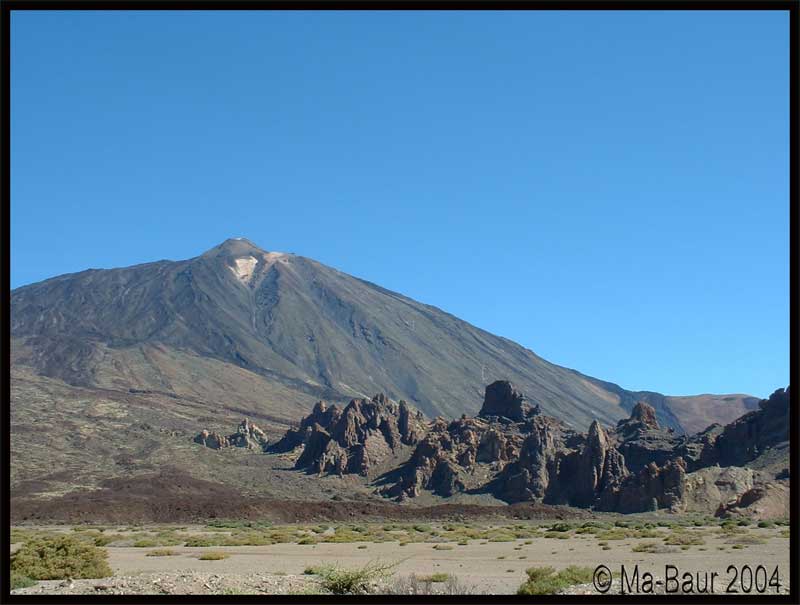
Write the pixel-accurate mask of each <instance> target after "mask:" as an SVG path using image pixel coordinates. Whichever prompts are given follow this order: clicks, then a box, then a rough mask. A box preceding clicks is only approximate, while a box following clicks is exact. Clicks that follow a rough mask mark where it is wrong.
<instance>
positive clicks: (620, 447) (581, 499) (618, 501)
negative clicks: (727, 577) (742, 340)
mask: <svg viewBox="0 0 800 605" xmlns="http://www.w3.org/2000/svg"><path fill="white" fill-rule="evenodd" d="M785 415H788V394H785V393H784V391H783V390H781V391H778V392H776V393H775V394H774V395H773V396H772V397H771V398H770V399H769V400H767V401H765V402H764V403H763V404H762V406H761V410H759V411H757V412H753V413H751V414H748V415H747V416H744V417H743V418H741V419H739V420H737V421H736V422H734V423H732V424H731V425H728V426H727V427H721V426H718V425H712V426H710V427H709V428H708V429H706V430H705V431H703V432H701V433H698V434H696V435H691V436H679V435H675V433H674V432H673V431H671V430H669V429H667V430H664V429H662V428H661V427H660V426H659V423H658V421H657V420H656V414H655V410H654V409H653V408H652V407H651V406H649V405H647V404H646V403H639V404H637V405H636V406H635V407H634V408H633V410H632V412H631V416H630V417H629V418H626V419H624V420H621V421H620V422H619V423H618V424H617V426H616V427H614V428H608V429H607V428H604V427H602V426H601V425H600V424H599V423H598V422H594V423H592V425H591V427H590V428H589V431H588V433H576V432H575V431H572V430H571V429H569V428H568V427H567V426H566V425H565V424H564V423H562V422H560V421H558V420H556V419H555V418H550V417H547V416H542V415H540V414H538V413H537V412H535V411H534V410H533V409H532V408H531V407H530V406H528V405H527V404H526V403H525V398H524V396H523V395H522V394H521V393H519V392H518V391H516V389H514V388H513V386H512V385H511V384H510V383H508V382H496V383H493V384H492V385H489V387H487V389H486V397H485V400H484V403H483V406H482V408H481V411H480V413H479V415H478V416H477V417H475V418H467V417H462V418H461V419H460V420H455V421H453V422H449V423H448V422H446V421H445V420H443V419H437V420H436V421H435V422H433V423H432V424H431V426H430V428H429V430H428V433H427V434H426V435H425V436H424V438H423V439H421V440H420V442H419V443H418V444H417V447H416V449H415V450H414V453H413V455H412V456H411V458H410V459H409V461H408V462H407V463H406V464H405V465H403V466H402V467H401V468H400V471H399V473H398V475H399V479H398V480H397V481H396V482H395V483H394V484H393V485H390V486H387V487H384V488H382V489H381V490H380V491H381V493H382V494H384V495H386V496H389V497H394V498H396V499H398V500H404V499H406V498H413V497H415V496H417V495H419V494H420V492H421V491H423V490H429V491H431V492H433V493H435V494H438V495H441V496H451V495H453V494H454V493H456V492H468V493H482V492H483V493H486V492H488V493H492V494H493V495H495V496H496V497H498V498H501V499H503V500H505V501H507V502H519V501H526V500H540V501H542V502H544V503H546V504H566V505H571V506H578V507H592V508H595V509H596V510H605V511H616V512H625V513H629V512H642V511H648V510H655V509H662V508H667V509H670V510H673V511H680V510H705V511H709V512H711V511H713V510H715V509H716V507H717V506H718V504H719V503H720V502H723V501H728V500H730V499H731V498H733V497H738V496H740V495H741V494H743V493H744V492H746V491H748V490H750V489H752V488H753V487H754V486H757V485H759V484H760V483H759V481H761V480H762V479H760V478H759V477H760V476H761V475H760V474H758V473H754V472H753V471H752V470H749V469H742V468H740V467H738V466H737V467H730V468H726V467H725V466H724V463H725V462H729V461H731V460H736V461H739V462H740V461H742V460H745V461H750V460H753V458H754V457H755V456H757V455H758V453H759V452H760V451H763V449H764V447H769V445H764V444H776V443H781V442H782V440H785V439H788V422H785V423H783V424H780V421H777V422H776V418H777V419H780V418H781V417H784V416H785ZM764 416H769V418H766V417H764ZM779 424H780V426H779ZM723 437H724V438H723ZM737 438H738V440H739V442H740V443H739V445H738V447H737V448H733V447H732V445H728V443H729V442H732V441H733V440H735V439H737ZM737 456H738V457H737ZM721 463H722V464H723V466H719V465H720V464H721ZM713 465H716V466H713ZM695 471H697V472H695ZM786 475H787V476H788V471H787V472H786ZM764 476H765V477H766V475H765V474H764ZM771 479H774V478H771Z"/></svg>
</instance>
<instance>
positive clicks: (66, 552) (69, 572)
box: [11, 535, 113, 580]
mask: <svg viewBox="0 0 800 605" xmlns="http://www.w3.org/2000/svg"><path fill="white" fill-rule="evenodd" d="M107 558H108V553H107V552H106V551H105V550H103V549H101V548H98V547H97V546H95V545H94V544H89V543H87V542H85V541H83V540H80V539H78V538H76V537H74V536H71V535H63V536H57V537H52V538H40V539H36V540H31V541H30V542H26V543H25V544H23V545H22V547H21V548H20V549H19V550H18V551H17V552H15V553H14V554H13V555H11V572H12V573H13V572H16V573H17V574H19V575H21V576H27V577H28V578H31V579H33V580H63V579H66V578H75V579H79V578H106V577H108V576H110V575H113V572H112V571H111V568H110V567H109V566H108V562H107Z"/></svg>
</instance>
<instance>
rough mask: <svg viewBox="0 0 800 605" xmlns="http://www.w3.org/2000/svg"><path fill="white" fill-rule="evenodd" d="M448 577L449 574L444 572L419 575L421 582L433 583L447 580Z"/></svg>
mask: <svg viewBox="0 0 800 605" xmlns="http://www.w3.org/2000/svg"><path fill="white" fill-rule="evenodd" d="M449 579H450V574H446V573H434V574H431V575H429V576H422V577H420V580H422V581H423V582H433V583H437V582H447V580H449Z"/></svg>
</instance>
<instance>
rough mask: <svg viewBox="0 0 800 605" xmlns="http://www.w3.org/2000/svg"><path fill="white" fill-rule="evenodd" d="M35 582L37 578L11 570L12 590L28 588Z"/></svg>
mask: <svg viewBox="0 0 800 605" xmlns="http://www.w3.org/2000/svg"><path fill="white" fill-rule="evenodd" d="M34 584H36V580H33V579H31V578H29V577H28V576H25V575H23V574H21V573H19V572H16V571H12V572H11V590H16V589H17V588H28V587H29V586H33V585H34Z"/></svg>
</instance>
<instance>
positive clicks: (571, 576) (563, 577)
mask: <svg viewBox="0 0 800 605" xmlns="http://www.w3.org/2000/svg"><path fill="white" fill-rule="evenodd" d="M592 572H593V570H592V568H591V567H577V566H574V565H572V566H570V567H567V568H566V569H562V570H561V571H559V572H558V573H556V571H555V569H553V568H552V567H531V568H530V569H527V570H525V573H527V574H528V579H527V581H526V582H525V583H524V584H522V586H520V587H519V589H518V590H517V594H519V595H543V594H555V593H556V592H558V591H559V590H561V589H563V588H566V587H567V586H572V585H573V584H586V583H588V582H591V581H592Z"/></svg>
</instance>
